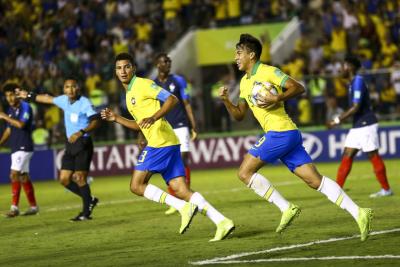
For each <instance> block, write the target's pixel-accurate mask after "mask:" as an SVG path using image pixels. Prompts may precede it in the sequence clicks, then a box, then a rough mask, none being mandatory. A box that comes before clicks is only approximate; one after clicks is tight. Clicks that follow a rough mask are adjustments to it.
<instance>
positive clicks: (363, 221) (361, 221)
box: [357, 208, 373, 241]
mask: <svg viewBox="0 0 400 267" xmlns="http://www.w3.org/2000/svg"><path fill="white" fill-rule="evenodd" d="M372 217H373V212H372V209H368V208H358V219H357V224H358V227H359V228H360V234H361V241H365V240H367V238H368V235H369V232H370V231H371V220H372Z"/></svg>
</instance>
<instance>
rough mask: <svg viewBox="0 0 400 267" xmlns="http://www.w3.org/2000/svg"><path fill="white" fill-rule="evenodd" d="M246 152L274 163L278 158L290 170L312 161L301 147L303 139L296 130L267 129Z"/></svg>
mask: <svg viewBox="0 0 400 267" xmlns="http://www.w3.org/2000/svg"><path fill="white" fill-rule="evenodd" d="M248 153H249V154H250V155H253V156H254V157H256V158H260V159H261V160H262V161H264V162H266V163H274V162H276V161H277V160H278V159H280V160H281V161H282V162H283V163H284V164H285V165H286V166H287V167H288V168H289V170H290V171H291V172H293V171H294V170H295V169H296V168H297V167H299V166H301V165H303V164H306V163H311V162H312V159H311V157H310V155H308V153H307V151H306V150H305V149H304V147H303V139H302V137H301V133H300V131H298V130H291V131H285V132H274V131H269V132H267V133H266V134H264V136H263V137H261V138H260V140H258V141H257V143H255V144H254V145H253V146H252V147H251V148H250V149H249V152H248Z"/></svg>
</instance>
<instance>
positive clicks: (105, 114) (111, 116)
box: [100, 108, 140, 131]
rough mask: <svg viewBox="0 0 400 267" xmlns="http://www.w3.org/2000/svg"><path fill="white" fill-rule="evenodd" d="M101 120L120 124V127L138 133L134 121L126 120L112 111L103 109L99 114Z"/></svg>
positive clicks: (138, 128)
mask: <svg viewBox="0 0 400 267" xmlns="http://www.w3.org/2000/svg"><path fill="white" fill-rule="evenodd" d="M100 115H101V118H102V119H103V120H106V121H112V122H116V123H119V124H121V125H122V126H125V127H127V128H129V129H132V130H135V131H140V127H139V125H138V124H137V123H136V121H134V120H128V119H126V118H124V117H122V116H120V115H118V114H116V113H115V112H114V111H112V110H111V109H109V108H106V109H103V110H102V111H101V113H100Z"/></svg>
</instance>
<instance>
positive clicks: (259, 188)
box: [247, 173, 290, 212]
mask: <svg viewBox="0 0 400 267" xmlns="http://www.w3.org/2000/svg"><path fill="white" fill-rule="evenodd" d="M247 187H249V188H251V189H253V190H254V192H256V194H257V195H259V196H260V197H262V198H265V199H266V200H267V201H268V202H271V203H273V204H275V206H277V207H278V208H279V209H280V210H281V212H284V211H285V210H287V209H288V208H289V205H290V203H289V202H288V201H287V200H286V199H285V198H283V197H282V195H281V194H279V192H278V191H277V190H276V189H275V188H274V187H273V186H272V184H271V183H270V182H269V181H268V180H267V178H265V177H264V176H262V175H261V174H259V173H255V174H253V176H251V179H250V182H249V184H248V185H247Z"/></svg>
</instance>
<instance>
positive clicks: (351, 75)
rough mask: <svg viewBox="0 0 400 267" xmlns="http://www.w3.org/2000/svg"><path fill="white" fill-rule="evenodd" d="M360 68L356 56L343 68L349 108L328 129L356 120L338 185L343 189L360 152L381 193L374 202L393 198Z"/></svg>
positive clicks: (374, 119) (345, 149)
mask: <svg viewBox="0 0 400 267" xmlns="http://www.w3.org/2000/svg"><path fill="white" fill-rule="evenodd" d="M360 67H361V63H360V60H359V59H358V58H357V57H354V56H347V57H346V58H345V60H344V64H343V67H342V75H343V76H344V78H346V79H349V81H351V82H350V85H349V100H350V103H349V104H350V108H349V109H348V110H346V111H345V112H343V113H341V114H340V115H339V116H337V117H335V118H334V119H333V120H332V121H330V123H329V125H328V126H329V127H334V126H335V125H338V124H340V123H341V122H342V121H343V120H345V119H347V118H349V117H351V116H353V127H352V129H350V131H349V133H348V134H347V137H346V141H345V145H344V146H345V147H344V151H343V156H342V162H341V164H340V167H339V169H338V173H337V176H336V182H337V183H338V184H339V185H340V186H341V187H343V185H344V183H345V181H346V178H347V176H348V175H349V173H350V170H351V166H352V164H353V158H354V156H355V155H356V154H357V152H358V151H359V150H362V151H363V152H365V153H367V154H368V158H369V160H370V161H371V163H372V166H373V168H374V171H375V175H376V178H377V179H378V181H379V183H380V185H381V190H380V191H378V192H377V193H374V194H371V195H370V197H371V198H377V197H386V196H391V195H393V192H392V190H391V189H390V186H389V182H388V180H387V177H386V168H385V163H384V162H383V160H382V158H381V157H380V156H379V153H378V150H379V138H378V119H377V117H376V116H375V113H374V112H373V111H372V105H371V100H370V97H369V92H368V87H367V83H366V81H365V79H364V77H363V76H362V75H360V74H357V71H358V70H359V68H360Z"/></svg>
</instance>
